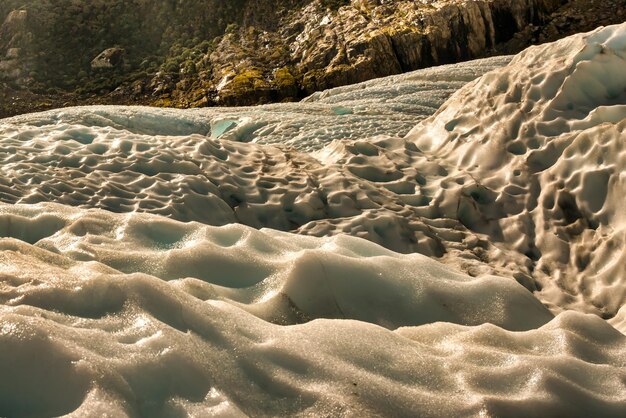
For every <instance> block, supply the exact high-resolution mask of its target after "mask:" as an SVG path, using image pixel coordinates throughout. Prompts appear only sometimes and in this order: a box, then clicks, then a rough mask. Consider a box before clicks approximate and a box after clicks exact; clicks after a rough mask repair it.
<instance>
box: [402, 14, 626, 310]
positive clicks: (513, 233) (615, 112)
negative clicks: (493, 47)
mask: <svg viewBox="0 0 626 418" xmlns="http://www.w3.org/2000/svg"><path fill="white" fill-rule="evenodd" d="M409 139H410V140H411V141H413V142H414V143H415V144H416V145H417V146H418V147H419V148H420V149H422V150H425V151H426V152H427V153H428V155H430V156H431V157H433V158H437V159H439V160H444V161H447V162H448V166H452V167H455V168H454V169H453V171H451V172H450V175H451V177H461V176H462V177H464V178H471V179H473V180H472V181H470V182H469V184H465V185H464V186H463V188H459V187H457V188H456V189H461V190H460V191H459V190H452V191H447V193H449V194H452V195H455V194H456V195H458V194H459V192H460V194H461V195H469V196H470V197H471V200H470V201H469V204H466V206H467V207H461V205H462V204H463V202H464V201H463V200H462V199H459V198H457V197H456V196H450V197H446V199H448V198H452V199H455V200H456V201H458V202H459V210H458V212H457V217H458V219H459V220H461V221H462V222H463V223H464V225H466V226H467V227H468V228H470V229H473V230H481V231H483V232H485V233H486V234H487V235H488V236H489V237H490V240H491V241H492V242H499V244H498V245H500V246H501V247H503V248H508V249H514V250H515V251H517V252H519V253H522V254H527V255H528V257H529V258H530V259H531V260H533V261H535V263H534V265H533V269H534V272H533V277H534V278H535V280H537V281H538V283H539V286H540V287H542V288H543V289H542V290H541V294H540V297H541V298H542V299H543V300H546V301H550V302H552V303H554V305H556V306H561V307H566V306H567V307H575V308H577V309H583V310H587V311H589V312H594V313H598V314H601V315H603V316H605V317H608V318H610V317H612V316H614V315H615V314H616V313H617V312H618V310H619V309H620V307H621V306H623V305H624V303H625V302H626V212H624V204H625V200H624V197H625V196H626V178H625V177H624V170H625V169H626V145H625V144H626V25H621V26H612V27H608V28H605V29H601V30H597V31H595V32H593V33H590V34H588V35H578V36H574V37H570V38H567V39H564V40H562V41H559V42H557V43H555V44H550V45H546V46H540V47H534V48H530V49H528V50H527V51H525V52H523V53H522V54H520V55H519V56H517V57H516V58H515V59H514V60H513V62H511V64H510V65H509V66H507V67H505V68H504V69H502V70H500V71H497V72H493V73H491V74H488V75H486V76H484V77H483V78H481V79H480V80H478V81H476V82H473V83H470V84H468V85H467V86H465V87H464V88H463V89H461V90H460V91H459V92H457V93H456V94H455V95H454V97H452V98H451V99H450V100H449V101H448V102H447V103H446V104H445V105H444V106H443V107H442V108H441V109H440V110H439V111H438V112H437V114H436V115H434V116H433V117H432V118H431V119H429V120H428V121H425V122H424V123H422V124H420V125H418V126H417V127H416V128H414V129H413V131H412V132H411V134H410V135H409ZM474 179H475V181H474Z"/></svg>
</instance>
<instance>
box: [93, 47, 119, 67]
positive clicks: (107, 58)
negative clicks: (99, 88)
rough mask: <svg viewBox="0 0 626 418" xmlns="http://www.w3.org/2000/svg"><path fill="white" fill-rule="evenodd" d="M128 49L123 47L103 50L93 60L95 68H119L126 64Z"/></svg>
mask: <svg viewBox="0 0 626 418" xmlns="http://www.w3.org/2000/svg"><path fill="white" fill-rule="evenodd" d="M125 55H126V51H125V50H124V49H122V48H108V49H105V50H104V51H102V52H101V53H100V54H98V56H97V57H96V58H94V59H93V60H92V61H91V68H93V69H101V68H104V69H107V68H109V69H110V68H117V67H121V66H122V65H124V56H125Z"/></svg>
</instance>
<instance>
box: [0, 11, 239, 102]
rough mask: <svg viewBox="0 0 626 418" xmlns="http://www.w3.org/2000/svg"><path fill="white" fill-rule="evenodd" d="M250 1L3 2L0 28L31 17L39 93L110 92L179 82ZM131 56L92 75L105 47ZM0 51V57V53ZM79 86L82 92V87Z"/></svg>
mask: <svg viewBox="0 0 626 418" xmlns="http://www.w3.org/2000/svg"><path fill="white" fill-rule="evenodd" d="M244 4H245V0H229V1H221V0H89V1H86V0H4V1H2V2H0V23H2V22H3V21H4V19H5V17H6V16H7V15H8V14H9V13H10V12H11V11H12V10H18V9H19V10H27V11H28V28H29V30H30V31H31V32H32V34H33V37H32V41H31V42H30V43H29V45H28V46H27V51H25V52H26V53H27V54H28V55H29V56H30V57H33V58H32V59H33V60H34V62H33V65H32V69H31V71H30V72H29V75H30V76H31V77H32V78H33V79H34V86H33V87H34V88H35V89H36V90H38V91H48V90H50V89H58V88H60V89H63V90H76V89H79V90H80V91H83V92H89V91H93V92H100V91H102V90H104V91H110V90H111V89H114V88H115V87H116V86H118V85H120V84H121V83H123V82H126V81H132V80H136V79H139V78H142V77H145V76H147V75H152V74H155V73H157V72H158V71H162V72H164V73H166V74H170V75H174V76H177V75H178V74H180V73H181V72H182V73H194V72H195V71H197V68H196V62H197V61H198V59H199V58H200V57H201V56H202V55H204V54H206V53H207V52H209V51H210V50H211V48H212V47H213V46H214V45H215V39H216V38H217V37H219V36H220V35H222V34H223V33H224V31H225V30H226V28H227V26H229V25H231V26H232V25H233V24H235V25H236V24H238V23H239V22H241V21H242V20H243V16H244V14H243V10H244V7H243V6H244ZM111 47H119V48H123V49H124V50H125V51H126V59H125V62H124V65H122V66H119V67H117V68H114V69H104V70H102V69H92V68H91V60H92V59H93V58H94V57H96V56H97V55H98V54H99V53H100V52H102V51H103V50H105V49H107V48H111ZM0 52H1V51H0ZM79 86H80V88H79Z"/></svg>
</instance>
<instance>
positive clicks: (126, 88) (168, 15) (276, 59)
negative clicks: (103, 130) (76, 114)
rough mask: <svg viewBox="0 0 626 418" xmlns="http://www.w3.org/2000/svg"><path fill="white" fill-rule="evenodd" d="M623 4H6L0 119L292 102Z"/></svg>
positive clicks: (559, 28)
mask: <svg viewBox="0 0 626 418" xmlns="http://www.w3.org/2000/svg"><path fill="white" fill-rule="evenodd" d="M625 3H626V0H615V1H610V0H609V1H607V0H605V1H602V2H600V1H595V0H584V1H583V0H571V1H567V0H475V1H467V0H420V1H405V0H352V1H349V0H230V1H228V2H224V1H220V0H178V1H175V0H167V1H164V0H93V1H86V0H85V1H81V0H19V1H18V0H4V1H1V2H0V22H3V23H2V25H1V26H0V117H1V116H7V115H10V114H15V113H21V112H26V111H32V110H37V109H43V108H48V107H56V106H62V105H66V104H83V103H118V104H121V103H126V104H139V103H141V104H152V105H157V106H176V107H199V106H215V105H243V104H257V103H266V102H274V101H284V100H296V99H299V98H301V97H303V96H305V95H308V94H310V93H312V92H314V91H317V90H321V89H325V88H329V87H335V86H339V85H345V84H350V83H355V82H360V81H364V80H368V79H372V78H375V77H381V76H386V75H390V74H396V73H400V72H405V71H410V70H414V69H418V68H422V67H426V66H431V65H436V64H443V63H450V62H456V61H461V60H467V59H471V58H476V57H481V56H486V55H491V54H495V53H503V52H504V53H508V52H516V51H517V50H520V49H522V48H524V47H525V46H527V45H529V44H531V43H537V42H541V41H545V40H552V39H555V38H558V37H560V36H562V35H563V36H564V35H566V34H569V33H571V32H573V31H576V30H578V29H579V28H580V27H585V28H586V26H589V28H591V27H592V26H597V24H603V23H613V22H614V21H622V20H623V18H624V4H625ZM590 4H593V5H594V7H597V8H598V10H596V11H594V13H589V10H590V9H589V7H590V6H589V5H590ZM577 8H578V9H577ZM581 16H583V18H580V17H581ZM590 16H591V17H590Z"/></svg>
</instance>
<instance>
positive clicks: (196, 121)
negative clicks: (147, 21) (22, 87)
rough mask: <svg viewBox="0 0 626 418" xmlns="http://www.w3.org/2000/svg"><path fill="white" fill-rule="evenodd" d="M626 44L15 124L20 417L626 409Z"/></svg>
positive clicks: (8, 380)
mask: <svg viewBox="0 0 626 418" xmlns="http://www.w3.org/2000/svg"><path fill="white" fill-rule="evenodd" d="M625 58H626V25H624V26H616V27H610V28H607V29H604V30H602V31H599V32H597V33H595V34H593V35H591V36H582V35H579V36H575V37H572V38H568V39H566V40H563V41H560V42H559V43H556V44H552V45H547V46H541V47H536V48H532V49H529V50H528V51H526V52H524V53H523V54H521V55H519V56H518V57H516V58H515V59H514V60H513V62H512V63H511V64H509V65H508V66H507V67H504V68H501V69H496V70H495V71H494V72H491V73H489V74H487V75H485V76H484V77H482V78H481V79H479V80H478V81H476V82H471V83H470V84H468V85H467V86H466V87H463V88H461V89H460V90H459V91H458V92H457V93H455V94H454V95H453V96H452V97H451V98H450V99H449V100H448V101H447V102H446V103H445V104H444V105H443V107H441V109H440V110H439V111H438V112H437V113H436V114H435V115H434V116H432V117H431V118H428V119H426V120H424V121H422V122H421V123H419V124H418V125H417V126H415V125H416V123H417V122H418V121H420V120H421V119H423V118H424V117H427V116H429V115H430V114H432V113H433V112H434V111H435V107H438V106H439V104H440V103H442V102H443V101H444V100H445V98H446V97H447V96H448V95H449V94H450V93H451V92H452V90H455V89H457V88H459V87H461V86H462V85H463V84H464V83H465V82H467V81H470V80H471V79H473V78H474V77H475V76H478V75H480V74H482V72H484V71H487V70H490V69H492V68H497V67H501V66H503V65H505V64H507V63H508V60H509V59H494V60H489V61H482V62H480V63H468V64H463V65H458V66H453V67H441V68H437V69H432V70H426V71H422V72H417V73H413V74H409V75H406V76H398V77H394V78H391V79H384V80H378V81H372V82H368V83H365V84H363V85H357V86H350V87H344V88H340V89H335V90H332V91H329V92H323V93H320V94H317V95H315V96H313V97H312V98H310V99H308V100H307V101H306V102H305V103H302V104H281V105H272V106H266V107H262V108H244V109H209V110H197V111H177V110H164V109H146V108H116V107H97V108H76V109H64V110H57V111H50V112H45V113H41V114H34V115H24V116H21V117H17V118H12V119H6V120H2V121H0V162H1V165H0V201H1V202H2V203H0V237H3V238H1V239H0V250H1V252H0V370H1V371H2V374H1V375H0V416H54V415H63V414H72V416H76V417H79V416H101V415H105V414H108V415H109V416H133V417H134V416H150V417H153V416H166V417H170V416H207V415H209V416H210V415H217V416H244V415H249V416H286V415H288V416H291V415H296V416H380V415H386V416H415V415H416V414H417V415H419V416H433V417H440V416H616V417H619V416H623V411H624V410H626V337H625V336H624V335H623V334H622V333H620V331H619V330H621V331H622V332H624V331H626V328H625V325H624V324H625V323H626V313H625V312H626V308H625V307H624V306H625V305H626V304H625V302H626V295H625V292H626V290H625V289H626V286H625V281H624V280H625V275H626V272H625V271H624V265H625V261H626V260H625V259H624V254H625V252H624V251H625V250H624V238H625V237H624V228H623V224H624V213H623V209H622V208H623V204H622V203H623V196H624V195H626V190H624V188H625V185H626V183H625V182H624V176H623V171H624V167H625V166H626V161H625V160H624V155H626V154H625V153H624V143H625V141H624V139H625V138H626V133H624V129H625V128H626V125H625V123H626V122H624V120H626V119H625V117H626V96H625V95H624V91H626V78H625V77H624V74H626V72H624V68H626V64H625V63H624V59H625ZM433 87H435V88H436V90H435V91H431V90H429V89H431V88H433ZM422 90H423V92H422V93H417V92H418V91H422ZM429 92H430V93H429ZM409 130H410V131H411V132H410V133H409V134H408V136H406V137H403V135H405V134H406V133H407V132H409ZM603 318H604V319H603Z"/></svg>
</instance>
